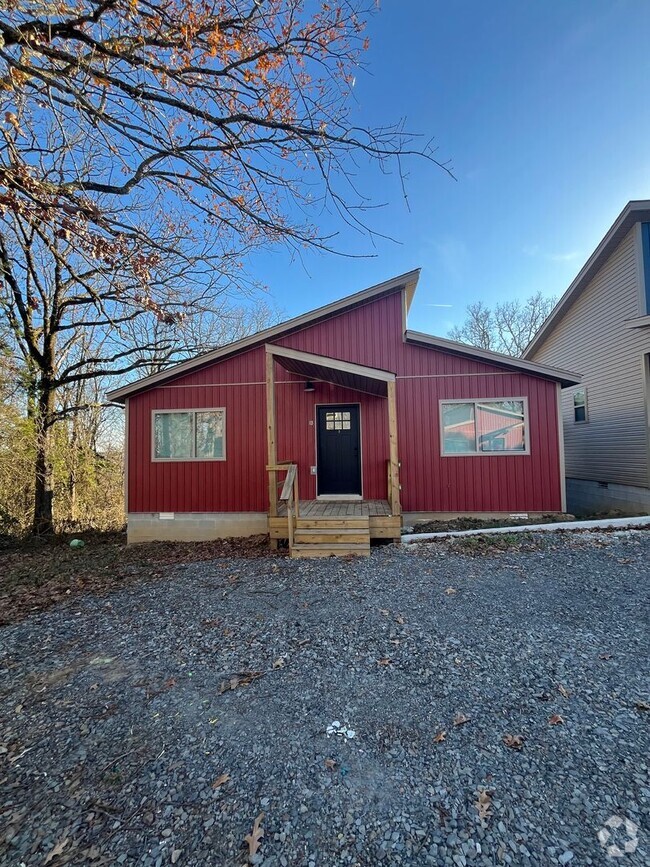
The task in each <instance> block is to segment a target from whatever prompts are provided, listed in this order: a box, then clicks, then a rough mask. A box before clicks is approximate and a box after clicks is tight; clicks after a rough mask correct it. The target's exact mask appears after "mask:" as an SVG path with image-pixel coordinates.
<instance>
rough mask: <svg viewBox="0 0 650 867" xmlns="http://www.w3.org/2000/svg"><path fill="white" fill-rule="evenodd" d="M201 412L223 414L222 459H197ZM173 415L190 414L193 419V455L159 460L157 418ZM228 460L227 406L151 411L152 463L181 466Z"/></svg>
mask: <svg viewBox="0 0 650 867" xmlns="http://www.w3.org/2000/svg"><path fill="white" fill-rule="evenodd" d="M199 412H221V413H223V454H222V456H221V457H220V458H215V457H205V458H200V457H196V414H197V413H199ZM173 413H177V414H180V413H186V414H187V413H189V414H190V415H191V417H192V440H191V442H192V455H191V457H187V458H159V457H156V416H157V415H170V414H173ZM225 460H226V407H225V406H200V407H188V408H186V407H177V408H176V409H152V410H151V462H152V463H154V464H181V463H205V462H206V461H208V462H209V461H225Z"/></svg>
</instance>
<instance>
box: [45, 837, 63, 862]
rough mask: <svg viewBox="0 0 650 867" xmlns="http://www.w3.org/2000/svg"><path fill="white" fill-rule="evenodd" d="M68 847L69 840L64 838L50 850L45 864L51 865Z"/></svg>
mask: <svg viewBox="0 0 650 867" xmlns="http://www.w3.org/2000/svg"><path fill="white" fill-rule="evenodd" d="M67 845H68V838H67V837H64V838H63V839H62V840H59V842H58V843H57V844H56V845H55V846H53V847H52V848H51V849H50V851H49V852H48V853H47V855H46V856H45V858H44V860H43V864H49V863H50V861H52V860H54V858H56V857H57V856H58V855H61V854H62V853H63V850H64V849H65V847H66V846H67Z"/></svg>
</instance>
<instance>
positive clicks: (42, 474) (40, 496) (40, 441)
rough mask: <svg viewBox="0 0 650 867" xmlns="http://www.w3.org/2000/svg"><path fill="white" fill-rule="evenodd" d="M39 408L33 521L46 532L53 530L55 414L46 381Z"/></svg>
mask: <svg viewBox="0 0 650 867" xmlns="http://www.w3.org/2000/svg"><path fill="white" fill-rule="evenodd" d="M39 390H40V395H39V399H38V412H37V415H36V419H35V421H36V461H35V471H36V478H35V490H34V523H33V525H32V532H33V533H34V534H35V535H44V534H46V533H52V532H54V521H53V518H52V497H53V486H52V458H51V454H50V447H51V440H52V437H51V431H52V423H53V416H54V396H55V395H54V388H53V387H52V384H51V383H50V382H47V381H43V382H41V384H40V389H39Z"/></svg>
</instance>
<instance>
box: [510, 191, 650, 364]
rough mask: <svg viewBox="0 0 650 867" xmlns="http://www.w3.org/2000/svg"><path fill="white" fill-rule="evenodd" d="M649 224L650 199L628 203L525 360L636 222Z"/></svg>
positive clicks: (547, 322)
mask: <svg viewBox="0 0 650 867" xmlns="http://www.w3.org/2000/svg"><path fill="white" fill-rule="evenodd" d="M649 221H650V200H649V199H640V200H638V201H632V202H628V203H627V205H626V206H625V207H624V208H623V210H622V211H621V213H620V214H619V216H618V217H617V218H616V220H615V221H614V223H613V224H612V226H611V227H610V229H609V231H608V232H607V234H606V235H605V237H604V238H603V240H602V241H601V242H600V244H599V245H598V246H597V247H596V249H595V250H594V252H593V253H592V254H591V256H590V257H589V259H587V261H586V262H585V264H584V265H583V267H582V269H581V270H580V272H579V273H578V276H577V277H576V278H575V280H574V281H573V283H571V285H570V286H569V288H568V289H567V290H566V292H565V293H564V295H563V296H562V297H561V298H560V300H559V301H558V302H557V304H556V305H555V307H554V308H553V310H552V311H551V313H550V315H549V317H548V318H547V319H546V321H545V322H544V324H543V325H542V327H541V328H540V329H539V331H538V332H537V334H536V335H535V336H534V337H533V339H532V340H531V341H530V343H529V344H528V346H527V347H526V349H525V351H524V358H529V357H530V356H531V355H532V354H533V353H534V352H535V351H536V350H537V349H538V348H539V347H540V346H541V345H542V343H543V342H544V341H545V340H546V338H547V337H548V335H549V334H550V333H551V331H552V330H553V329H554V328H555V327H556V326H557V325H558V324H559V323H560V322H561V320H562V319H563V317H564V316H565V314H566V313H567V311H568V310H569V308H570V307H571V306H572V304H573V303H574V302H575V301H577V299H578V298H579V297H580V295H581V294H582V293H583V292H584V290H585V289H586V288H587V286H588V285H589V283H590V282H591V280H592V279H593V278H594V277H595V275H596V274H597V273H598V271H599V270H600V269H601V268H602V266H603V265H604V264H605V262H606V261H607V259H608V258H609V257H610V256H611V254H612V253H613V252H614V250H615V249H616V248H617V247H618V245H619V244H620V242H621V241H622V240H623V238H624V237H625V236H626V235H627V233H628V232H629V231H630V229H631V228H632V227H633V226H634V225H635V224H636V223H646V222H649Z"/></svg>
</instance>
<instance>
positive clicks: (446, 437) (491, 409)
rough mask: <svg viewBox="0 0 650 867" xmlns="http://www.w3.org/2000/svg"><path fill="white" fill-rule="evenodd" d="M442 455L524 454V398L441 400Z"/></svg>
mask: <svg viewBox="0 0 650 867" xmlns="http://www.w3.org/2000/svg"><path fill="white" fill-rule="evenodd" d="M441 426H442V454H443V455H481V454H504V453H505V454H513V453H514V454H527V453H528V419H527V407H526V401H525V400H524V399H523V398H513V399H508V400H466V401H460V400H459V401H455V400H444V401H441Z"/></svg>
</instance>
